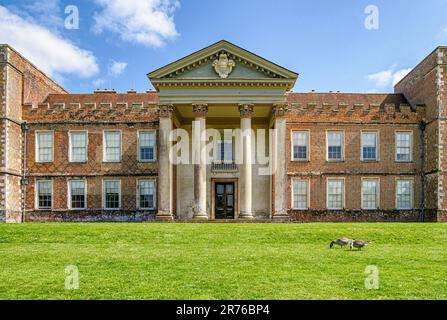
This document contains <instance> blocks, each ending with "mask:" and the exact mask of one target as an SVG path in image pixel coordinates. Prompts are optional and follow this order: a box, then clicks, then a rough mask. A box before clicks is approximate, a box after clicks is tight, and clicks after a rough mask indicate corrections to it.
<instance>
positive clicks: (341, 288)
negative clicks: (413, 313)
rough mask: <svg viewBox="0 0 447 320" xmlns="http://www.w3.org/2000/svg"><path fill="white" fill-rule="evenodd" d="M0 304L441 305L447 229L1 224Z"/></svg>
mask: <svg viewBox="0 0 447 320" xmlns="http://www.w3.org/2000/svg"><path fill="white" fill-rule="evenodd" d="M342 236H346V237H348V236H349V237H354V238H357V239H359V238H360V239H367V240H372V241H373V243H372V244H371V245H370V246H369V247H368V248H366V249H365V250H362V251H349V250H344V249H340V248H335V249H329V243H330V240H331V239H334V238H338V237H342ZM67 265H76V266H77V267H78V268H79V289H77V290H67V289H65V285H64V282H65V276H66V275H65V267H66V266H67ZM368 265H376V266H377V267H378V268H379V272H380V274H379V281H380V282H379V290H366V289H365V286H364V280H365V277H366V275H365V273H364V271H365V268H366V267H367V266H368ZM0 299H447V224H180V223H174V224H149V223H145V224H121V223H120V224H23V225H7V224H1V225H0Z"/></svg>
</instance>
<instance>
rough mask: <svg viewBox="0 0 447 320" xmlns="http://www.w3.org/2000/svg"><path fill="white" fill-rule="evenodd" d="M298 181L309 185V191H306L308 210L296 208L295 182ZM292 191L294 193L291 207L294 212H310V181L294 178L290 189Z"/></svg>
mask: <svg viewBox="0 0 447 320" xmlns="http://www.w3.org/2000/svg"><path fill="white" fill-rule="evenodd" d="M296 181H300V182H306V184H307V188H306V189H307V191H306V193H307V194H306V208H297V207H295V188H294V182H296ZM290 189H291V191H292V197H291V202H292V203H291V207H292V210H301V211H305V210H309V208H310V180H309V179H303V178H292V179H291V187H290Z"/></svg>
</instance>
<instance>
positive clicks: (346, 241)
mask: <svg viewBox="0 0 447 320" xmlns="http://www.w3.org/2000/svg"><path fill="white" fill-rule="evenodd" d="M352 241H353V240H352V239H349V238H340V239H337V240H334V241H332V242H331V244H330V245H329V248H332V247H333V246H334V244H336V245H339V246H340V247H344V246H347V245H350V246H352Z"/></svg>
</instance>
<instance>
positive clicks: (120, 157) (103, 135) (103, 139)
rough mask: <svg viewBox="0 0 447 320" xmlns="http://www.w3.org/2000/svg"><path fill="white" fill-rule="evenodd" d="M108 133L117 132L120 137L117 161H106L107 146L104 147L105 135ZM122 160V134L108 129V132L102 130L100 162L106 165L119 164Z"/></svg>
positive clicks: (119, 131)
mask: <svg viewBox="0 0 447 320" xmlns="http://www.w3.org/2000/svg"><path fill="white" fill-rule="evenodd" d="M108 132H115V133H116V132H118V133H119V135H120V156H119V160H107V145H106V133H108ZM122 158H123V133H122V131H121V130H114V129H110V130H103V132H102V162H107V163H120V162H121V161H122Z"/></svg>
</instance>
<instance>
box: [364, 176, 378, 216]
mask: <svg viewBox="0 0 447 320" xmlns="http://www.w3.org/2000/svg"><path fill="white" fill-rule="evenodd" d="M364 181H376V183H377V184H376V207H375V208H366V207H365V206H364V204H363V182H364ZM361 183H362V185H361V202H362V203H361V207H362V209H363V210H377V209H379V208H380V178H376V177H371V178H362V181H361Z"/></svg>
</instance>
